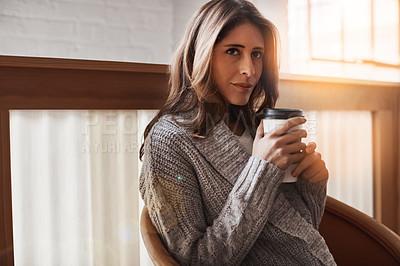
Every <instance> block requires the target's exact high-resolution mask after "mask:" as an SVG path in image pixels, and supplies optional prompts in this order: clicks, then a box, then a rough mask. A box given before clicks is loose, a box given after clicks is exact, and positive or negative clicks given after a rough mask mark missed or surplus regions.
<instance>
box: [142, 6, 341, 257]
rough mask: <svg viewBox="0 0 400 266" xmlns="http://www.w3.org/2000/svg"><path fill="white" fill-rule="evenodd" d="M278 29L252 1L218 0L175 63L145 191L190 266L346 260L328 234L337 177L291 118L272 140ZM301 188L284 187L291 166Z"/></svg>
mask: <svg viewBox="0 0 400 266" xmlns="http://www.w3.org/2000/svg"><path fill="white" fill-rule="evenodd" d="M277 43H278V42H277V31H276V29H275V27H274V26H273V25H272V23H271V22H269V21H268V20H266V19H265V18H264V17H263V16H262V15H261V14H260V13H259V12H258V10H257V9H256V8H255V7H254V6H253V5H252V4H251V3H249V2H247V1H244V0H220V1H210V2H208V3H206V4H205V5H204V6H203V7H201V8H200V10H199V11H198V12H197V13H196V14H195V15H194V17H193V18H192V20H191V22H190V24H189V26H188V29H187V31H186V34H185V36H184V38H183V40H182V42H181V44H180V46H179V48H178V50H177V52H176V56H175V59H174V61H173V63H172V64H171V68H170V91H169V95H168V99H167V100H166V103H165V105H164V106H163V107H162V108H161V110H160V112H159V113H158V115H157V116H156V117H155V118H154V119H153V120H152V121H151V122H150V124H149V125H148V126H147V128H146V131H145V142H144V145H143V146H142V147H141V158H142V156H143V155H144V157H143V158H144V160H143V168H142V172H141V176H140V185H139V186H140V192H141V195H142V198H143V200H144V201H145V204H146V205H147V207H148V209H149V213H150V217H151V220H152V222H153V224H154V226H155V228H156V229H157V231H158V233H159V235H160V237H161V239H162V241H163V243H164V244H165V246H166V247H167V249H168V250H169V252H170V253H171V254H172V256H173V257H174V258H175V259H176V260H177V261H178V262H179V263H181V264H184V265H186V264H196V265H198V264H201V265H236V264H249V265H260V264H267V265H271V264H273V265H293V264H301V265H321V264H324V265H334V264H335V262H334V260H333V257H332V255H331V254H330V252H329V250H328V247H327V246H326V244H325V241H324V240H323V238H322V236H321V235H320V234H319V233H318V231H317V228H318V225H319V222H320V220H321V217H322V214H323V211H324V204H325V199H326V182H327V179H328V171H327V170H326V168H325V164H324V162H323V161H322V160H321V156H320V155H319V154H318V153H316V152H314V148H315V146H314V144H311V145H309V146H307V150H308V152H307V153H306V152H300V151H302V150H306V145H305V144H304V143H302V142H301V141H300V140H301V138H303V137H305V136H306V132H305V131H304V130H294V131H292V132H290V133H285V132H287V131H288V130H289V129H291V128H292V127H294V126H296V125H300V124H303V123H304V122H305V119H303V118H299V117H297V118H291V119H289V120H288V122H287V123H286V124H285V125H284V126H282V127H281V128H279V129H277V130H276V131H274V132H272V133H269V134H265V135H264V133H263V128H262V127H263V125H262V121H260V120H261V119H260V114H261V112H262V110H263V109H265V108H267V107H274V105H275V102H276V99H277V95H278V93H277V82H278V63H277V62H278V60H277ZM293 163H298V166H297V168H296V169H295V170H294V171H293V173H292V174H293V175H294V176H298V181H297V182H296V183H282V179H283V176H284V170H285V169H286V168H287V167H288V166H289V165H291V164H293Z"/></svg>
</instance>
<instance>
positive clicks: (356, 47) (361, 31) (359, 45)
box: [288, 0, 400, 81]
mask: <svg viewBox="0 0 400 266" xmlns="http://www.w3.org/2000/svg"><path fill="white" fill-rule="evenodd" d="M288 13H289V45H290V61H291V62H290V65H291V66H292V65H294V67H293V68H291V70H294V71H290V72H295V73H296V72H300V74H316V75H325V76H344V77H348V78H360V79H377V80H384V81H398V78H399V72H398V71H399V70H398V68H399V67H400V56H399V51H400V41H399V31H400V29H399V1H398V0H379V1H378V0H352V1H345V0H300V1H299V0H289V1H288ZM305 63H306V64H305ZM394 70H395V71H394ZM307 71H308V73H307ZM373 72H374V73H375V74H373V75H372V76H371V73H373ZM382 72H385V73H384V74H383V76H382Z"/></svg>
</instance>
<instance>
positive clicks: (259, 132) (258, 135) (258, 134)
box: [255, 119, 264, 139]
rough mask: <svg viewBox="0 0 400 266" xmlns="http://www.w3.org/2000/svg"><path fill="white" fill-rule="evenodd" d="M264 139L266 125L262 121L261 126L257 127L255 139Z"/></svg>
mask: <svg viewBox="0 0 400 266" xmlns="http://www.w3.org/2000/svg"><path fill="white" fill-rule="evenodd" d="M262 137H264V124H263V121H262V119H261V121H260V124H259V125H258V127H257V131H256V136H255V139H261V138H262Z"/></svg>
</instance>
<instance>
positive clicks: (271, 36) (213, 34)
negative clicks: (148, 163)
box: [140, 0, 279, 160]
mask: <svg viewBox="0 0 400 266" xmlns="http://www.w3.org/2000/svg"><path fill="white" fill-rule="evenodd" d="M243 23H250V24H252V25H254V26H256V27H257V28H258V29H259V30H260V31H261V33H262V34H263V37H264V43H265V44H264V47H265V53H264V62H263V72H262V74H261V77H260V80H259V81H258V83H257V84H256V86H255V88H254V90H253V92H252V94H251V96H250V99H249V101H248V103H247V104H246V105H244V106H234V105H230V104H229V102H227V100H226V99H224V97H223V96H222V95H221V94H220V93H219V92H218V91H217V90H216V88H215V87H214V86H213V81H212V80H211V60H212V54H213V50H214V46H215V45H216V44H217V43H218V42H219V41H221V40H222V39H223V38H224V37H225V36H226V35H227V34H228V32H229V31H231V30H232V29H234V28H235V27H237V26H239V25H241V24H243ZM278 49H279V35H278V31H277V29H276V27H275V26H274V25H273V24H272V23H271V22H270V21H269V20H267V19H266V18H264V17H263V16H262V15H261V14H260V12H259V11H258V10H257V8H256V7H255V6H254V5H253V4H252V3H250V2H248V1H246V0H213V1H210V2H207V3H206V4H204V5H203V6H202V7H201V8H200V9H199V10H198V11H197V12H196V13H195V14H194V15H193V17H192V18H191V20H190V22H189V24H188V26H187V29H186V32H185V35H184V37H183V39H182V41H181V42H180V44H179V46H178V48H177V50H176V52H175V56H174V59H173V61H172V63H171V65H170V67H169V93H168V97H167V99H166V102H165V104H164V105H163V106H162V107H161V109H160V111H159V112H158V113H157V115H156V116H155V117H154V118H153V120H151V122H150V123H149V124H148V125H147V127H146V129H145V131H144V141H146V138H147V136H148V134H149V132H150V130H151V129H152V127H153V126H154V124H155V123H156V122H157V121H158V119H159V118H160V117H162V116H163V115H166V114H172V115H173V114H177V113H181V112H187V111H191V110H195V115H194V116H193V119H192V120H190V121H189V122H186V123H184V124H186V125H188V124H189V125H190V126H191V128H192V129H193V137H206V136H207V134H208V132H209V131H210V130H211V127H209V126H208V125H207V119H209V118H211V119H212V121H213V122H214V124H215V123H217V122H219V121H220V120H221V119H223V117H224V115H225V114H227V113H229V115H230V117H232V118H234V119H235V118H236V119H237V118H238V117H239V116H242V117H243V118H244V119H243V120H244V121H243V122H244V125H245V126H246V128H250V129H252V130H255V128H256V125H257V124H258V123H259V122H260V115H261V112H262V110H263V109H265V108H272V107H274V106H275V103H276V100H277V98H278V89H277V84H278V79H279V77H278V71H279V59H278ZM143 154H144V143H143V144H142V146H141V148H140V160H141V159H142V157H143Z"/></svg>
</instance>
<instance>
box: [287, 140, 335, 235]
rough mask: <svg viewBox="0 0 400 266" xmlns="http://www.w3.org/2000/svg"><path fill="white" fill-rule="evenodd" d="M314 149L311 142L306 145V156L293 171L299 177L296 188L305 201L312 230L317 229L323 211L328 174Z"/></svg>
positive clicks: (314, 145)
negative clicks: (311, 219)
mask: <svg viewBox="0 0 400 266" xmlns="http://www.w3.org/2000/svg"><path fill="white" fill-rule="evenodd" d="M316 147H317V146H316V144H315V143H313V142H312V143H310V144H309V145H307V148H306V149H305V151H306V153H305V154H306V155H305V157H304V159H303V160H302V161H301V162H300V163H299V164H298V166H297V167H296V168H295V169H294V170H293V174H294V175H295V176H298V177H299V178H298V182H297V188H298V189H299V191H300V193H301V194H302V195H303V197H304V199H305V200H306V203H307V205H308V208H309V210H310V212H311V215H312V217H313V226H314V228H316V229H318V226H319V224H320V222H321V219H322V215H323V214H324V209H325V201H326V185H327V182H328V177H329V173H328V169H326V166H325V162H324V161H323V160H322V158H321V154H320V153H318V152H315V148H316Z"/></svg>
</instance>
